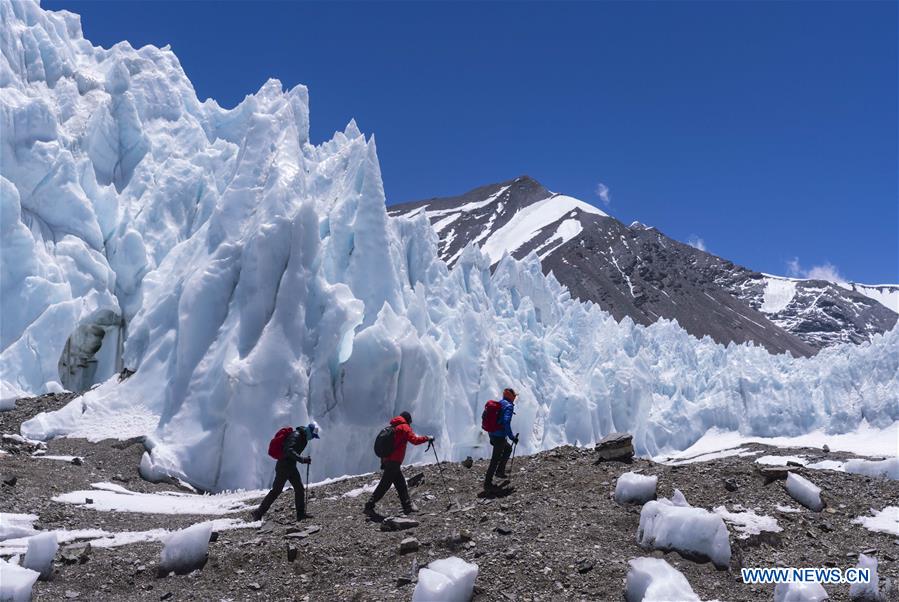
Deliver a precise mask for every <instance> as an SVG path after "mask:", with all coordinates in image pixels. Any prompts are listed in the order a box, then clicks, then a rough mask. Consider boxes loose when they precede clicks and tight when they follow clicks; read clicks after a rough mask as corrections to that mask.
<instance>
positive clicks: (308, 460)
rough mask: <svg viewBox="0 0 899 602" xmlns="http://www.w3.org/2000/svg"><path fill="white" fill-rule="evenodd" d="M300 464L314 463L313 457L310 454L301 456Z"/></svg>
mask: <svg viewBox="0 0 899 602" xmlns="http://www.w3.org/2000/svg"><path fill="white" fill-rule="evenodd" d="M300 464H312V458H310V457H309V456H300Z"/></svg>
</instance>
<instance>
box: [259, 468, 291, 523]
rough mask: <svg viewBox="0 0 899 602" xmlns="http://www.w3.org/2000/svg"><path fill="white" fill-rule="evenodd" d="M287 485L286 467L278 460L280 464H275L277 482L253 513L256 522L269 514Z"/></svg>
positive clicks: (275, 481)
mask: <svg viewBox="0 0 899 602" xmlns="http://www.w3.org/2000/svg"><path fill="white" fill-rule="evenodd" d="M286 483H287V475H286V474H285V472H284V466H283V465H282V463H281V460H278V463H277V464H275V480H274V482H273V483H272V489H271V491H269V492H268V494H267V495H266V496H265V498H263V500H262V503H261V504H259V508H257V509H256V510H255V511H254V512H253V516H254V517H255V518H256V520H259V519H260V518H262V517H263V516H265V513H266V512H268V509H269V508H271V505H272V504H273V503H274V502H275V500H276V499H277V498H278V496H279V495H281V492H282V491H284V485H285V484H286Z"/></svg>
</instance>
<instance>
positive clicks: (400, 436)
mask: <svg viewBox="0 0 899 602" xmlns="http://www.w3.org/2000/svg"><path fill="white" fill-rule="evenodd" d="M390 424H391V425H392V426H393V432H394V434H393V451H392V452H390V455H389V456H387V457H386V458H384V461H385V462H399V463H400V464H402V463H403V459H404V458H405V457H406V442H407V441H408V442H409V443H411V444H412V445H421V444H422V443H427V442H428V438H427V437H421V436H419V435H416V434H415V433H414V432H412V427H411V426H409V425H408V424H407V423H406V419H405V418H403V417H402V416H396V417H395V418H393V419H392V420H391V421H390Z"/></svg>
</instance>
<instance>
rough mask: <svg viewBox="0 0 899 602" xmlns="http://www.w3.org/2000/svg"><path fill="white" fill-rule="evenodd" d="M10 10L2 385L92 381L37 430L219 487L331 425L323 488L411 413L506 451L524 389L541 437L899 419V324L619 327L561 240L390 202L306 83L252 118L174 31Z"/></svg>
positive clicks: (373, 167) (257, 482)
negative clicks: (528, 247) (852, 339)
mask: <svg viewBox="0 0 899 602" xmlns="http://www.w3.org/2000/svg"><path fill="white" fill-rule="evenodd" d="M0 17H2V30H0V33H2V36H0V39H2V42H0V112H2V114H0V153H2V154H0V230H2V248H0V283H2V291H3V292H2V299H0V314H2V322H0V383H2V391H0V398H2V399H9V398H12V397H18V396H22V395H25V394H39V393H45V392H53V391H60V390H63V389H71V390H79V391H80V390H86V392H85V393H84V394H83V395H82V396H80V397H78V398H76V399H75V400H73V401H72V402H71V403H70V404H68V405H67V406H65V407H64V408H62V409H61V410H59V411H57V412H53V413H48V414H40V415H38V416H36V417H34V418H33V419H31V420H29V421H28V422H26V423H24V424H23V425H22V433H23V434H24V435H26V436H28V437H31V438H41V439H46V438H50V437H56V436H81V437H88V438H91V439H94V440H96V439H101V438H104V437H129V436H135V435H147V439H146V445H147V447H148V450H149V451H148V452H147V453H146V454H145V455H144V458H143V460H142V462H141V467H140V468H141V473H142V474H143V476H144V477H146V478H149V479H161V478H166V477H169V476H174V477H177V478H180V479H183V480H185V481H188V482H190V483H191V484H193V485H194V486H196V487H198V488H200V489H203V490H206V491H221V490H227V489H236V488H257V487H260V486H263V485H265V484H267V483H268V482H269V480H270V478H271V475H272V471H273V466H272V464H273V463H272V462H271V460H270V459H269V458H268V456H267V455H266V449H267V445H268V441H269V439H270V437H271V436H272V434H273V433H274V432H275V431H276V430H277V429H278V428H279V427H281V426H284V425H296V424H305V423H307V422H308V421H310V420H313V419H314V420H316V421H318V423H319V424H320V426H321V433H322V439H321V441H317V442H315V443H314V444H313V445H312V446H310V452H311V454H312V456H313V464H312V467H311V468H312V479H313V480H320V479H324V478H327V477H332V476H336V475H341V474H355V473H361V472H366V471H370V470H374V469H375V468H376V467H377V459H376V458H375V457H374V455H373V453H372V451H371V441H372V440H373V438H374V435H375V434H376V432H377V431H378V430H379V429H380V428H381V426H382V424H384V423H386V421H387V420H388V419H389V418H390V417H392V416H394V415H396V414H397V413H398V412H400V411H401V410H409V411H411V412H412V414H413V416H414V420H415V429H416V430H417V431H419V432H422V433H427V434H435V435H436V436H437V437H438V440H437V441H438V451H439V453H440V454H441V459H446V460H459V459H462V458H464V457H465V456H467V455H474V456H485V455H488V454H489V445H488V443H487V440H486V435H485V434H484V433H483V432H482V431H481V430H480V421H479V417H480V413H481V409H482V406H483V403H484V401H485V400H486V399H488V398H490V397H492V396H494V395H496V394H497V392H498V391H501V390H502V388H503V387H506V386H512V387H514V388H515V389H516V390H517V391H519V394H520V397H519V401H518V403H517V404H516V416H515V419H514V422H513V426H514V428H515V429H516V430H520V431H521V448H522V449H521V450H520V451H521V452H524V453H532V452H536V451H539V450H541V449H548V448H552V447H555V446H559V445H563V444H566V443H570V444H575V445H586V444H590V443H592V442H594V441H596V440H598V439H600V438H601V437H602V436H603V435H604V434H607V433H609V432H612V431H629V432H632V433H634V435H635V436H634V444H635V446H636V448H637V450H638V452H640V453H643V454H652V455H656V454H659V453H660V452H664V451H667V450H680V449H685V448H686V447H688V446H690V445H691V444H693V443H694V442H695V441H696V440H697V439H699V438H700V437H701V436H702V435H703V433H705V432H706V431H707V430H708V429H710V428H718V429H723V430H730V431H737V432H740V433H743V434H745V435H754V436H795V435H800V434H803V433H807V432H810V431H813V430H819V429H824V430H826V431H828V432H831V433H842V432H849V431H852V430H854V429H856V428H857V427H858V426H859V425H860V424H862V423H865V424H868V425H872V426H874V427H878V428H884V427H887V426H890V425H892V424H893V423H894V422H895V421H897V420H899V329H894V330H893V331H891V332H887V333H885V334H883V335H876V336H874V337H873V339H872V340H871V341H870V342H867V343H864V344H861V345H858V346H853V345H847V346H841V347H835V348H833V349H826V350H824V351H822V352H821V353H820V354H818V355H817V356H815V357H814V358H810V359H793V358H791V357H789V356H787V355H781V356H773V355H770V354H769V353H768V352H767V351H765V350H764V349H763V348H761V347H755V346H752V345H729V346H726V347H725V346H721V345H718V344H715V343H714V342H713V341H711V340H710V339H708V338H704V339H702V340H698V339H696V338H694V337H692V336H690V335H689V334H688V333H687V332H686V331H684V330H683V329H682V328H681V327H680V326H678V324H677V323H675V322H669V321H666V320H660V321H659V322H657V323H655V324H652V325H651V326H649V327H643V326H639V325H635V324H634V323H633V322H632V321H631V320H629V319H624V320H623V321H622V322H620V323H618V322H616V321H615V320H614V319H612V317H611V316H610V315H609V314H607V313H605V312H603V311H602V310H600V309H599V308H598V307H597V306H595V305H592V304H590V303H587V304H584V303H581V302H579V301H576V300H574V299H572V298H571V297H570V295H569V293H568V291H567V290H566V289H565V288H564V287H563V286H561V285H560V284H559V282H558V281H557V280H556V279H555V278H554V277H553V276H552V275H551V274H550V275H548V276H545V275H544V274H543V273H542V271H541V268H540V261H539V257H538V256H537V255H535V254H531V255H529V256H528V257H526V258H524V259H523V260H520V261H518V260H515V259H513V258H511V257H509V256H508V255H505V256H503V257H502V258H501V259H500V261H499V262H498V263H497V264H496V265H495V269H493V270H491V263H492V262H493V260H492V259H491V258H490V256H489V255H488V254H485V253H484V252H482V251H481V250H480V249H479V248H477V247H476V246H469V247H467V248H465V249H464V251H463V252H462V253H461V255H460V257H459V258H458V261H456V263H455V264H454V265H453V268H452V269H450V268H448V267H447V265H446V264H445V263H444V262H443V261H441V260H440V259H439V257H438V254H437V236H436V234H435V232H434V230H433V229H432V227H431V226H430V224H429V220H428V218H427V216H425V215H424V214H423V213H421V214H418V215H413V216H409V217H399V218H391V217H388V215H387V210H386V195H385V191H384V185H383V181H382V178H381V172H380V166H379V162H378V156H377V148H376V143H375V139H374V136H370V137H366V136H365V135H363V133H362V132H361V131H360V129H359V128H358V127H357V125H356V123H355V122H354V121H350V123H349V124H348V125H347V127H346V129H345V130H344V131H342V132H336V133H335V134H334V136H333V137H332V138H331V139H330V140H328V141H325V142H323V143H321V144H313V143H312V142H311V141H310V139H309V96H308V91H307V89H306V88H305V87H304V86H296V87H294V88H292V89H290V90H286V91H285V90H284V89H283V87H282V85H281V84H280V82H278V81H277V80H269V81H267V82H265V83H264V84H263V85H262V87H261V88H260V89H259V91H258V92H256V93H255V94H252V95H249V96H247V97H246V98H245V99H244V100H243V101H242V102H241V103H240V104H238V105H237V106H236V107H234V108H231V109H227V108H223V107H221V106H219V105H218V104H217V103H216V102H215V101H213V100H206V101H203V102H201V101H199V100H198V98H197V95H196V93H195V91H194V89H193V86H192V85H191V83H190V81H189V79H188V78H187V76H186V74H185V73H184V71H183V70H182V68H181V66H180V64H179V62H178V59H177V58H176V56H175V55H174V53H173V52H171V50H170V49H169V48H167V47H164V48H156V47H153V46H145V47H143V48H140V49H135V48H132V47H131V45H129V44H128V43H127V42H121V43H119V44H116V45H115V46H113V47H112V48H108V49H106V48H101V47H97V46H93V45H92V44H91V43H90V42H89V41H88V40H86V39H84V37H83V34H82V30H81V25H80V20H79V17H78V16H77V15H75V14H73V13H70V12H66V11H58V12H52V11H46V10H43V9H42V8H41V7H40V5H39V4H38V3H36V2H32V1H30V0H22V1H11V0H0ZM427 459H428V458H426V457H425V456H424V450H420V449H415V450H410V454H409V460H410V461H413V462H416V461H426V460H427Z"/></svg>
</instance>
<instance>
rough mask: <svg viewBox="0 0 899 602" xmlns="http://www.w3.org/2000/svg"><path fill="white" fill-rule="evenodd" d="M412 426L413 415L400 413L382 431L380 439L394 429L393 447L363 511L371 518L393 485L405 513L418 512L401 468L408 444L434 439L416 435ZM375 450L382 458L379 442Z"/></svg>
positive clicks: (387, 455) (384, 457) (382, 464)
mask: <svg viewBox="0 0 899 602" xmlns="http://www.w3.org/2000/svg"><path fill="white" fill-rule="evenodd" d="M411 425H412V415H411V414H410V413H409V412H400V415H399V416H397V417H395V418H393V419H392V420H391V421H390V426H389V427H387V428H385V429H384V430H383V431H381V435H379V436H378V437H379V439H380V438H381V436H382V435H386V434H387V433H389V429H390V428H391V427H392V430H393V447H392V448H390V451H389V453H388V454H386V455H384V456H382V457H381V470H383V471H384V472H383V474H381V481H380V482H379V483H378V486H377V487H375V490H374V492H372V494H371V498H369V500H368V501H367V502H366V503H365V508H364V510H363V512H364V513H365V514H367V515H369V516H374V515H376V514H377V512H375V504H377V503H378V501H379V500H380V499H381V498H382V497H384V494H385V493H387V490H388V489H390V486H391V485H393V486H394V487H396V492H397V494H398V495H399V496H400V503H402V505H403V513H404V514H411V513H413V512H418V507H417V506H416V505H415V504H414V503H413V502H412V499H411V498H410V497H409V488H408V487H407V486H406V477H404V476H403V471H402V469H401V468H400V466H401V465H402V464H403V459H404V458H405V457H406V443H407V442H408V443H411V444H412V445H421V444H422V443H428V442H433V441H434V437H423V436H420V435H416V434H415V433H414V432H413V431H412V426H411ZM375 448H376V449H375V453H377V454H378V455H379V456H381V453H380V450H379V441H375ZM385 451H386V450H385Z"/></svg>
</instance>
